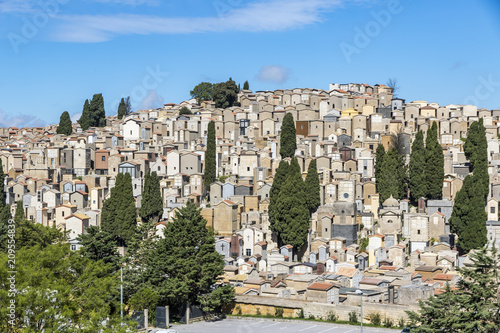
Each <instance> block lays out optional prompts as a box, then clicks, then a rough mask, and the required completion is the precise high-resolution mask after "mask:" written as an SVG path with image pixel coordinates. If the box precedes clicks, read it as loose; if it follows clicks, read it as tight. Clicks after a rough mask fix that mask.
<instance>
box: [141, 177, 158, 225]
mask: <svg viewBox="0 0 500 333" xmlns="http://www.w3.org/2000/svg"><path fill="white" fill-rule="evenodd" d="M162 214H163V199H162V196H161V190H160V180H159V178H158V175H157V174H156V171H153V172H152V173H149V172H147V173H146V175H145V176H144V187H143V191H142V200H141V208H140V210H139V216H140V217H141V219H142V221H143V222H146V221H150V220H152V221H154V222H158V221H159V219H160V217H161V216H162Z"/></svg>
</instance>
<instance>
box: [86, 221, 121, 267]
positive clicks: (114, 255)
mask: <svg viewBox="0 0 500 333" xmlns="http://www.w3.org/2000/svg"><path fill="white" fill-rule="evenodd" d="M85 230H86V233H84V234H81V235H80V236H78V241H79V242H80V245H81V246H82V247H81V249H80V253H81V255H82V257H85V258H89V259H91V260H93V261H99V260H102V261H103V262H104V263H105V264H113V265H114V266H116V265H117V264H118V261H119V258H120V256H119V254H118V252H117V251H116V246H117V243H116V238H115V237H114V236H113V235H112V234H110V233H108V232H106V231H102V230H99V227H96V226H89V227H88V228H87V229H85Z"/></svg>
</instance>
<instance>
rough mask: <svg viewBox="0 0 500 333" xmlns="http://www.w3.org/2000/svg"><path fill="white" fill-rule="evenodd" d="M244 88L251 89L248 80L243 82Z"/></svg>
mask: <svg viewBox="0 0 500 333" xmlns="http://www.w3.org/2000/svg"><path fill="white" fill-rule="evenodd" d="M243 90H250V84H248V81H245V83H243Z"/></svg>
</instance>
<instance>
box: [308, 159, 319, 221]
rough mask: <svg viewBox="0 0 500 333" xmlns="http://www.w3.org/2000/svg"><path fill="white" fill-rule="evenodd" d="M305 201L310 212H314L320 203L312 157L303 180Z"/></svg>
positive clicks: (314, 163) (316, 171)
mask: <svg viewBox="0 0 500 333" xmlns="http://www.w3.org/2000/svg"><path fill="white" fill-rule="evenodd" d="M305 190H306V201H307V207H308V208H309V211H310V212H311V213H314V212H315V211H316V209H318V207H319V205H320V204H321V197H320V190H321V187H320V185H319V177H318V168H317V167H316V160H315V159H313V160H312V161H311V162H310V163H309V168H308V169H307V176H306V180H305Z"/></svg>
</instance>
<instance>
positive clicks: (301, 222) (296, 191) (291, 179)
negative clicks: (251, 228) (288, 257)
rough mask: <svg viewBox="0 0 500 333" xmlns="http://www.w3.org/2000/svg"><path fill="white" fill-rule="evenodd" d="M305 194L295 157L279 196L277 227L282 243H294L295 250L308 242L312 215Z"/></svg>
mask: <svg viewBox="0 0 500 333" xmlns="http://www.w3.org/2000/svg"><path fill="white" fill-rule="evenodd" d="M305 194H306V192H305V184H304V181H303V180H302V175H301V173H300V167H299V165H298V162H297V159H296V158H294V159H292V162H291V163H290V167H289V168H288V175H287V178H286V181H285V183H284V185H283V187H282V188H281V191H280V194H279V196H278V202H277V205H276V208H277V211H278V221H277V222H278V223H277V226H276V227H277V229H278V232H279V236H280V238H281V240H282V243H283V244H290V245H292V246H293V247H294V249H295V250H299V249H300V248H301V247H302V246H303V245H304V244H305V243H306V242H307V234H308V230H309V217H310V216H309V210H308V209H307V201H306V198H305Z"/></svg>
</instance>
